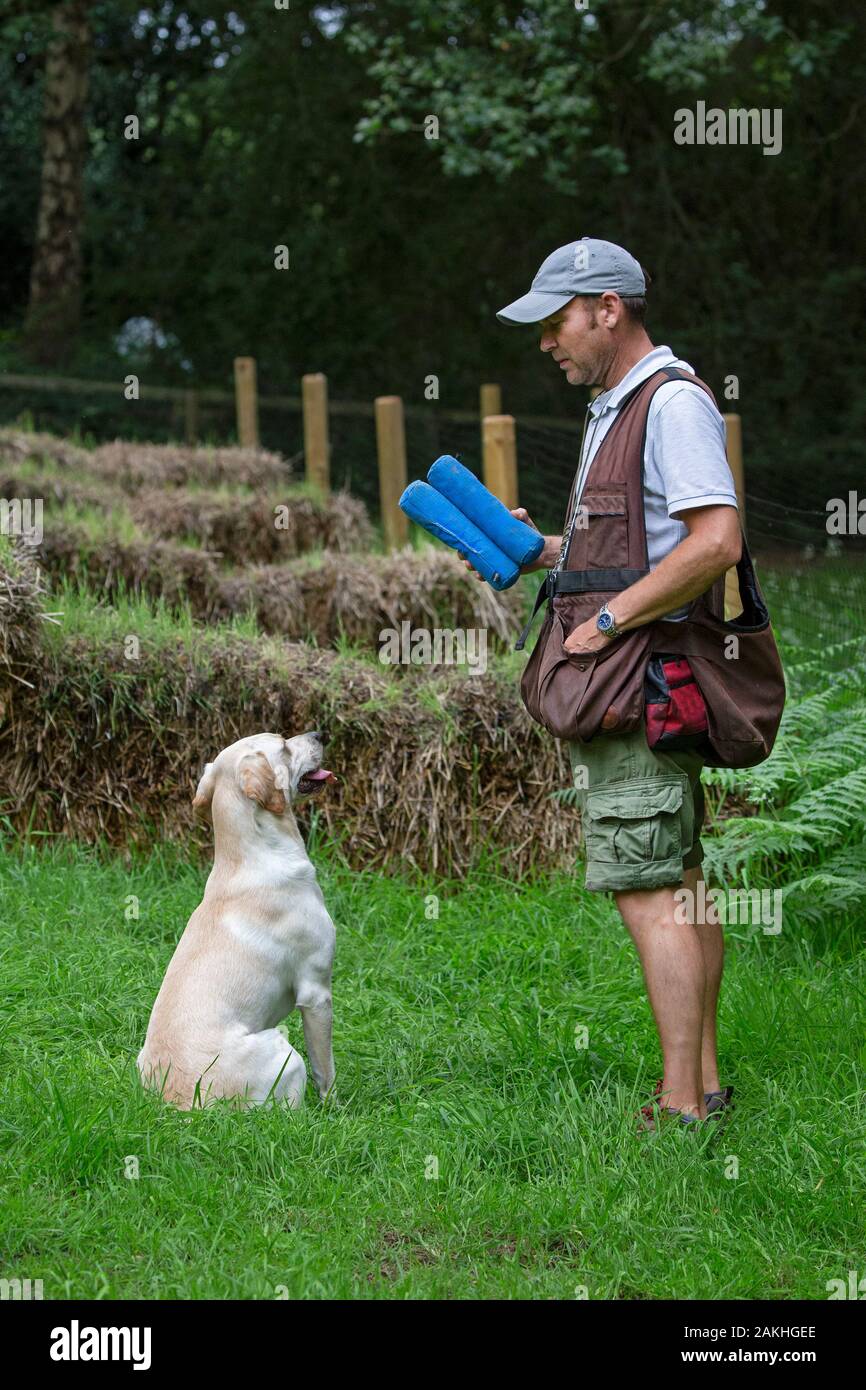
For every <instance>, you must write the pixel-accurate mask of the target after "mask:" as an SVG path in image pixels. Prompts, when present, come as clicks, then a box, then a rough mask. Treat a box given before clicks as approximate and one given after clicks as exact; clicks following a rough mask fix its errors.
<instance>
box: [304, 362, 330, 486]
mask: <svg viewBox="0 0 866 1390" xmlns="http://www.w3.org/2000/svg"><path fill="white" fill-rule="evenodd" d="M301 395H302V398H303V408H304V472H305V476H306V479H307V482H308V483H312V484H313V485H314V486H315V487H316V488H318V490H319V492H321V493H323V494H324V495H325V496H327V495H328V493H329V492H330V491H331V463H330V457H331V455H330V444H329V441H328V378H327V377H326V376H325V374H324V372H307V374H306V375H305V376H303V377H302V378H301Z"/></svg>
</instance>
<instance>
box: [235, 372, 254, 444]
mask: <svg viewBox="0 0 866 1390" xmlns="http://www.w3.org/2000/svg"><path fill="white" fill-rule="evenodd" d="M235 409H236V411H237V420H238V443H239V444H240V446H241V448H242V449H257V448H258V447H259V402H258V394H257V391H256V359H255V358H254V357H236V358H235Z"/></svg>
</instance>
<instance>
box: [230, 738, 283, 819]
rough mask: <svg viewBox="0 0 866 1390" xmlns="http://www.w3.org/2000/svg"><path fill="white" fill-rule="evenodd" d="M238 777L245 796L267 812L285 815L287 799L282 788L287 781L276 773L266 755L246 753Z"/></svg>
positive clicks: (240, 763) (239, 766) (241, 761)
mask: <svg viewBox="0 0 866 1390" xmlns="http://www.w3.org/2000/svg"><path fill="white" fill-rule="evenodd" d="M282 771H283V769H282V768H281V769H279V772H282ZM237 776H238V783H239V785H240V788H241V791H242V792H243V794H244V796H248V797H249V798H250V800H251V801H257V802H258V804H259V805H260V806H263V807H264V808H265V810H266V811H273V813H274V815H275V816H282V815H283V814H284V813H285V810H286V798H285V796H284V794H283V790H282V788H283V787H284V786H285V785H286V779H285V777H281V776H279V775H278V773H275V772H274V769H273V768H272V767H271V765H270V763H269V762H268V760H267V758H266V757H265V755H264V753H245V754H244V756H243V757H242V758H241V760H240V762H239V763H238V773H237Z"/></svg>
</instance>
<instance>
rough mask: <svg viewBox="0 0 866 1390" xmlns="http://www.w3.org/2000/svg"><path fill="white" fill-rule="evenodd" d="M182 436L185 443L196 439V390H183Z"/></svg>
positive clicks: (190, 442)
mask: <svg viewBox="0 0 866 1390" xmlns="http://www.w3.org/2000/svg"><path fill="white" fill-rule="evenodd" d="M183 436H184V439H185V440H186V442H187V444H195V443H196V442H197V440H198V392H197V391H185V392H184V396H183Z"/></svg>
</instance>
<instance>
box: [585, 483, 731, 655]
mask: <svg viewBox="0 0 866 1390" xmlns="http://www.w3.org/2000/svg"><path fill="white" fill-rule="evenodd" d="M677 515H678V516H680V517H682V520H683V523H684V524H685V526H686V529H687V530H688V533H689V534H688V535H687V536H686V537H684V539H683V540H681V541H680V543H679V545H677V546H675V547H674V549H673V550H672V551H671V552H670V554H669V555H666V556H665V558H664V559H663V560H662V561H661V562H660V564H658V565H657V566H656V568H655V569H654V570H653V572H652V574H648V575H645V576H644V578H643V579H639V580H638V581H637V583H636V584H632V585H631V586H630V587H629V588H628V589H623V591H622V593H621V594H617V595H616V596H615V597H614V598H612V599H611V600H610V602H609V603H608V608H609V610H610V612H611V613H612V614H613V616H614V620H615V622H616V625H617V627H618V628H620V630H621V631H623V632H628V631H630V629H631V628H634V627H641V626H642V625H643V624H644V623H651V622H652V621H653V620H654V619H655V618H660V617H662V616H663V614H665V613H670V612H671V611H672V610H673V609H675V608H679V607H680V606H681V605H682V604H684V603H688V602H689V600H690V599H693V598H697V596H698V594H702V593H704V591H705V590H706V589H708V588H709V587H710V585H711V584H712V583H713V581H714V580H716V579H718V577H719V575H721V574H724V573H725V571H726V570H729V569H730V567H731V565H735V564H736V563H737V561H738V560H739V558H740V552H741V549H742V536H741V533H740V515H739V512H738V511H737V509H736V507H724V506H714V507H690V508H689V509H688V511H683V512H679V513H678V514H677ZM595 618H596V615H595V614H593V616H592V617H591V618H589V619H587V621H586V622H585V623H581V625H580V627H576V628H575V629H574V632H572V633H571V634H570V635H569V636H568V637H567V638H566V640H565V643H564V646H565V649H566V651H570V652H574V651H599V650H600V649H601V648H602V647H604V646H606V645H607V643H608V642H609V640H610V639H609V638H608V637H605V636H604V634H603V633H601V632H599V630H598V628H597V627H596V625H595Z"/></svg>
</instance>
